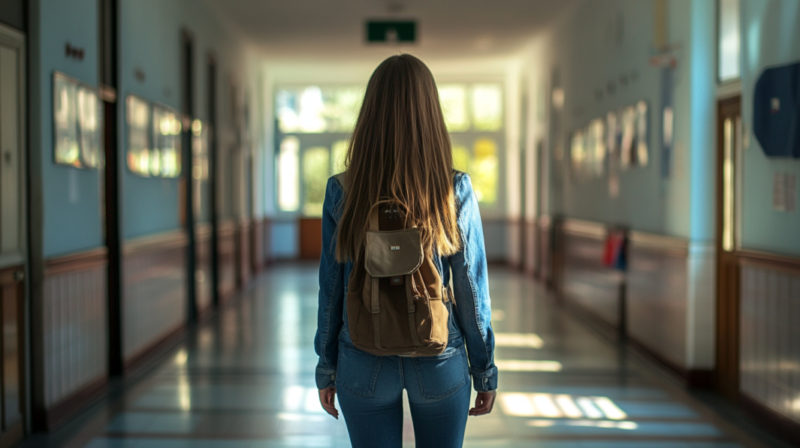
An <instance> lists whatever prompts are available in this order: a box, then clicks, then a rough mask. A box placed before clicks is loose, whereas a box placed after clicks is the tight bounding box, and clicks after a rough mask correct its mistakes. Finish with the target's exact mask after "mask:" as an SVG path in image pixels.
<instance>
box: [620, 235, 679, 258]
mask: <svg viewBox="0 0 800 448" xmlns="http://www.w3.org/2000/svg"><path fill="white" fill-rule="evenodd" d="M628 236H629V238H630V242H631V245H632V246H636V249H637V250H643V251H647V252H655V253H659V254H668V255H672V256H676V257H683V258H686V257H688V256H689V240H688V239H686V238H680V237H675V236H667V235H659V234H656V233H646V232H640V231H637V230H632V231H631V232H630V233H629V234H628Z"/></svg>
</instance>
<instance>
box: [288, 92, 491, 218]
mask: <svg viewBox="0 0 800 448" xmlns="http://www.w3.org/2000/svg"><path fill="white" fill-rule="evenodd" d="M502 96H503V91H502V86H501V85H500V84H499V83H476V84H467V83H457V84H455V83H451V84H442V85H440V87H439V97H440V101H441V103H442V110H443V113H444V116H445V122H446V124H447V127H448V131H449V132H450V134H451V139H452V141H453V161H454V166H455V168H456V169H458V170H461V171H464V172H467V173H469V174H470V176H471V177H472V182H473V187H474V189H475V194H476V196H477V198H478V201H479V202H480V203H481V204H482V205H484V206H492V205H494V204H496V203H497V202H498V197H499V190H498V189H499V187H500V182H499V173H500V168H499V167H500V150H499V148H501V147H502V144H503V98H502ZM363 97H364V89H363V88H360V87H352V86H299V87H282V88H279V89H277V90H276V94H275V114H276V117H277V118H278V120H277V121H278V122H277V129H276V131H277V133H278V139H279V141H280V148H279V150H278V154H277V156H276V157H277V163H276V170H277V176H276V177H277V197H278V201H277V202H278V209H279V210H280V211H282V212H289V213H296V212H300V213H301V214H302V215H303V216H308V217H316V216H321V215H322V205H323V202H324V200H325V188H326V186H327V180H328V178H329V177H330V176H331V175H334V174H337V173H340V172H343V171H344V170H345V164H346V157H347V152H348V150H349V145H350V134H351V133H352V130H353V127H354V126H355V123H356V120H357V118H358V113H359V111H360V107H361V102H362V100H363Z"/></svg>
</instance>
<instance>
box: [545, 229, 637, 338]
mask: <svg viewBox="0 0 800 448" xmlns="http://www.w3.org/2000/svg"><path fill="white" fill-rule="evenodd" d="M605 237H606V228H605V226H604V225H603V224H600V223H595V222H589V221H578V220H566V221H565V222H564V226H563V234H562V239H563V257H564V261H563V267H562V270H563V274H562V275H563V279H561V280H560V282H559V283H560V286H558V287H557V288H556V290H557V291H561V294H562V295H563V297H564V299H565V300H566V301H567V302H568V303H569V304H570V305H578V306H579V307H580V308H581V309H582V310H585V311H588V312H589V313H591V314H592V315H594V316H595V317H597V318H599V319H600V320H601V321H602V322H604V323H606V324H608V325H610V326H611V327H613V328H618V325H619V324H620V314H619V303H620V302H619V300H620V291H621V288H622V287H623V286H624V283H625V276H624V274H623V273H622V272H619V271H617V270H614V269H610V268H608V267H605V266H603V252H604V250H605Z"/></svg>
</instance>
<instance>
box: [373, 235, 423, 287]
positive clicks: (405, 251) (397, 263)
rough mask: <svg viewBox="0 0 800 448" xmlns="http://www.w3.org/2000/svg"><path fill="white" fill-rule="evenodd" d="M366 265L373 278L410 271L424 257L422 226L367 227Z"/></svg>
mask: <svg viewBox="0 0 800 448" xmlns="http://www.w3.org/2000/svg"><path fill="white" fill-rule="evenodd" d="M365 249H366V254H365V255H366V257H365V258H366V260H365V261H366V262H365V263H364V268H365V269H366V270H367V272H368V273H369V275H370V276H372V277H374V278H383V277H396V276H401V275H410V274H413V273H414V272H416V271H417V269H419V267H420V266H421V265H422V261H423V259H424V254H423V251H422V242H421V240H420V234H419V229H406V230H395V231H388V232H387V231H384V232H381V231H376V230H370V231H367V241H366V248H365Z"/></svg>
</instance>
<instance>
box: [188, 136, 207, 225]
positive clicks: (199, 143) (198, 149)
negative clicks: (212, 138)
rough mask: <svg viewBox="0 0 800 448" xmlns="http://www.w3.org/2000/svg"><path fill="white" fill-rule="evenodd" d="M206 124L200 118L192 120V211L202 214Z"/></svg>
mask: <svg viewBox="0 0 800 448" xmlns="http://www.w3.org/2000/svg"><path fill="white" fill-rule="evenodd" d="M208 134H209V131H208V124H207V123H203V122H202V121H200V120H194V121H193V122H192V179H193V180H192V190H193V192H194V193H193V194H192V198H193V202H194V203H193V207H194V212H195V214H196V215H197V216H203V215H204V214H205V213H206V210H204V209H203V203H204V201H203V187H202V183H203V182H207V181H208V137H209V136H208Z"/></svg>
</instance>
